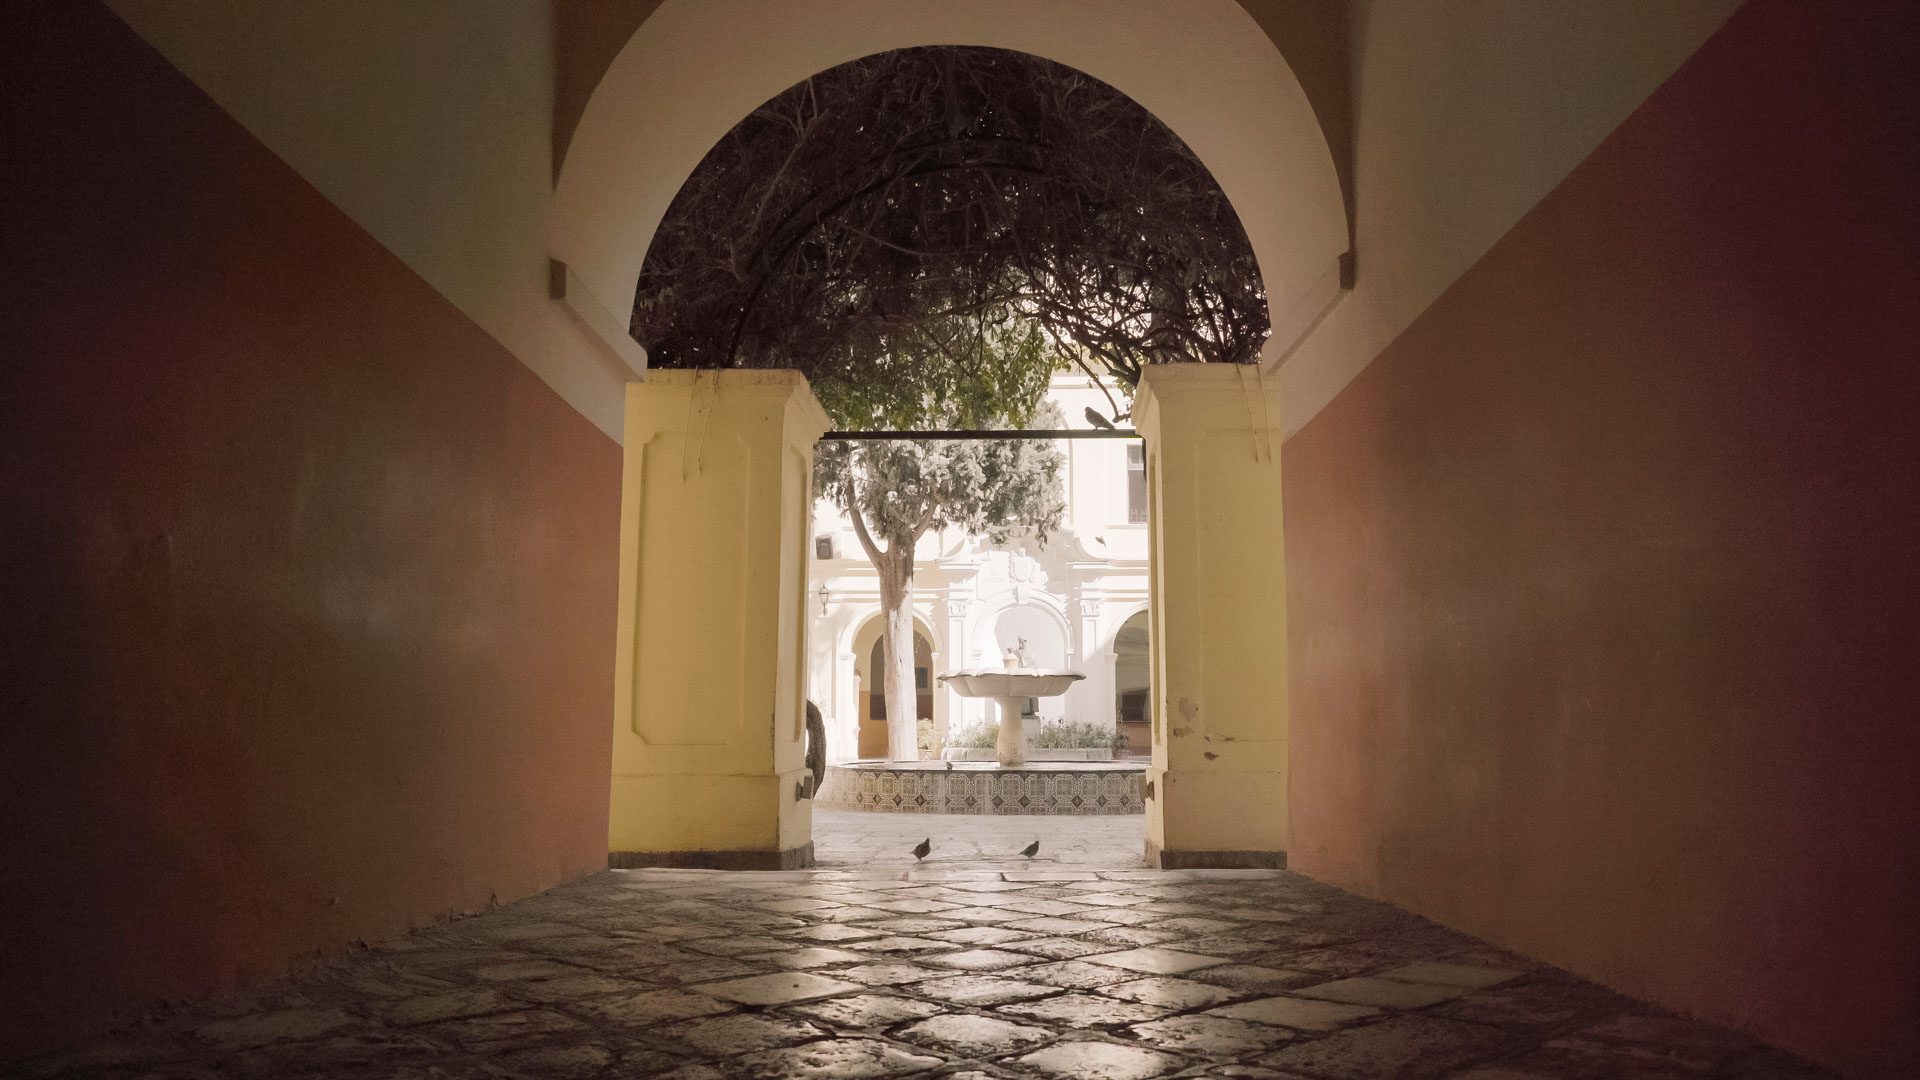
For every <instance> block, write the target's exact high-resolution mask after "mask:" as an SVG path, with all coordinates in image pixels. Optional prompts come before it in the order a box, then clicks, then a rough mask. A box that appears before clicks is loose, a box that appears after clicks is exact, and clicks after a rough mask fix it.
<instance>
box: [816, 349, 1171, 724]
mask: <svg viewBox="0 0 1920 1080" xmlns="http://www.w3.org/2000/svg"><path fill="white" fill-rule="evenodd" d="M1048 397H1049V399H1050V400H1052V401H1053V402H1054V403H1055V404H1056V405H1058V406H1059V407H1060V411H1061V413H1062V414H1063V415H1064V416H1065V417H1066V422H1067V426H1069V427H1073V428H1087V427H1091V426H1092V425H1090V424H1089V423H1088V422H1087V420H1086V419H1085V415H1084V413H1085V410H1086V408H1087V407H1088V406H1092V407H1093V408H1094V409H1095V410H1096V411H1098V412H1101V413H1103V414H1109V413H1110V412H1111V406H1109V404H1108V401H1107V397H1106V395H1105V394H1103V393H1102V392H1101V391H1100V390H1099V388H1097V387H1095V386H1094V385H1093V384H1092V382H1091V380H1089V379H1087V378H1086V377H1085V376H1081V375H1073V376H1064V375H1063V376H1058V377H1056V378H1055V379H1054V382H1053V389H1052V390H1051V391H1050V392H1049V394H1048ZM1116 399H1117V395H1116ZM1122 426H1126V425H1125V424H1123V425H1122ZM1056 445H1057V446H1059V447H1060V449H1061V451H1062V452H1063V453H1064V454H1065V456H1066V459H1067V466H1066V470H1065V474H1064V477H1063V479H1064V482H1065V484H1066V488H1067V491H1066V496H1067V512H1066V518H1065V521H1064V522H1063V524H1062V527H1061V528H1060V529H1059V530H1058V531H1057V532H1055V533H1053V534H1052V535H1050V536H1049V537H1048V538H1047V543H1046V545H1045V546H1044V547H1041V546H1039V545H1036V544H1033V543H1031V542H1019V541H1015V542H1014V543H1011V544H1008V545H1005V546H1004V547H1000V546H996V545H992V544H989V543H987V542H986V541H985V540H984V539H980V540H976V539H972V538H969V537H967V536H966V535H965V534H963V533H960V532H958V531H956V530H950V531H947V532H945V533H940V534H935V533H929V534H927V535H926V536H924V537H922V538H921V540H920V544H919V546H918V548H917V549H916V550H915V562H914V565H915V572H914V583H913V584H914V596H913V600H914V602H913V610H914V634H915V645H916V649H915V656H914V669H915V676H916V681H917V682H918V684H919V688H920V699H919V700H920V710H919V711H920V716H921V717H923V718H926V717H930V718H931V719H932V720H933V723H934V730H935V732H936V733H937V734H938V736H939V737H940V738H941V739H942V740H943V741H944V739H945V737H946V734H947V733H948V732H950V731H952V732H958V731H963V730H965V729H967V728H970V727H973V726H977V725H980V724H982V723H984V722H987V721H989V720H992V719H997V715H996V710H997V706H995V705H994V703H993V702H991V701H985V700H978V699H968V698H963V697H961V696H960V695H958V694H957V693H954V692H953V691H951V690H949V689H947V688H946V687H945V685H944V684H942V683H940V682H939V680H938V678H937V677H938V676H939V675H940V674H941V673H942V672H946V671H951V670H954V669H957V668H965V667H982V666H990V667H998V666H999V665H1000V662H1001V655H1002V654H1003V653H1004V652H1005V650H1006V649H1008V648H1010V647H1013V646H1014V645H1015V644H1016V643H1017V641H1018V640H1019V639H1020V638H1025V639H1026V643H1027V649H1028V654H1029V656H1030V657H1031V660H1032V665H1033V666H1034V667H1045V668H1060V669H1065V670H1068V671H1077V672H1080V673H1082V674H1084V675H1085V676H1086V679H1084V680H1083V681H1081V682H1079V683H1076V684H1074V686H1073V688H1072V689H1071V690H1069V691H1068V692H1067V693H1066V694H1065V695H1064V696H1063V697H1056V698H1045V699H1041V700H1039V701H1038V702H1037V711H1038V715H1039V717H1040V718H1041V719H1042V720H1059V719H1066V720H1071V721H1081V722H1087V723H1091V724H1094V725H1097V726H1099V727H1102V728H1108V729H1111V728H1112V727H1113V726H1114V725H1115V724H1116V723H1117V722H1118V723H1121V724H1122V726H1121V728H1120V730H1121V731H1122V733H1124V734H1126V735H1127V736H1128V751H1127V752H1130V753H1143V752H1144V751H1145V750H1146V748H1147V745H1148V744H1147V725H1146V722H1145V721H1146V700H1147V692H1146V691H1147V655H1146V654H1147V638H1146V609H1147V531H1146V530H1147V525H1146V521H1147V505H1146V497H1147V496H1146V476H1145V473H1144V469H1143V465H1142V461H1141V444H1140V441H1139V440H1137V439H1062V440H1059V441H1058V442H1057V443H1056ZM813 534H814V541H813V543H814V546H813V556H814V557H813V559H812V561H811V573H810V575H809V582H808V585H809V592H810V594H811V597H812V603H811V609H812V610H811V614H812V615H813V617H814V618H813V624H812V627H811V629H810V632H809V635H808V643H809V644H808V648H809V650H810V652H811V656H810V658H809V668H808V696H809V697H811V698H812V700H813V701H814V702H815V703H816V704H818V705H819V706H820V709H821V711H822V712H823V713H824V714H825V715H826V721H827V753H828V757H829V759H830V760H832V761H835V762H843V761H850V760H854V759H856V758H876V757H884V756H885V755H886V739H887V735H886V720H885V701H884V699H883V696H882V692H881V685H880V681H879V679H878V678H876V677H875V676H876V674H877V672H878V671H879V670H880V669H879V665H878V660H879V650H880V648H881V644H880V637H881V630H882V627H883V620H882V618H881V613H880V583H879V577H878V575H877V574H876V573H875V571H874V569H873V566H872V564H870V563H869V562H868V561H867V559H866V555H865V553H864V552H863V551H862V550H861V547H860V541H859V540H858V539H857V538H856V537H855V536H854V533H853V526H852V524H851V522H849V521H848V520H847V517H846V515H845V514H843V513H841V512H840V510H839V508H838V507H836V506H834V505H832V504H831V503H827V502H824V501H823V502H821V503H819V504H817V505H816V507H815V511H814V530H813Z"/></svg>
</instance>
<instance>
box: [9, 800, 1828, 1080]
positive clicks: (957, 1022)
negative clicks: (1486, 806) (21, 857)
mask: <svg viewBox="0 0 1920 1080" xmlns="http://www.w3.org/2000/svg"><path fill="white" fill-rule="evenodd" d="M848 816H850V817H851V816H854V815H848ZM858 817H861V818H867V817H869V815H858ZM872 817H886V818H890V817H892V816H891V815H872ZM1114 820H1115V819H1111V818H1076V819H1070V823H1071V824H1072V825H1078V826H1084V827H1087V828H1090V829H1091V830H1092V831H1091V832H1087V831H1084V830H1083V832H1082V833H1079V834H1076V833H1075V832H1074V830H1073V829H1072V828H1070V827H1068V826H1067V825H1062V824H1061V822H1060V821H1059V820H1058V819H1033V818H1026V819H1022V820H1020V821H1019V822H1017V823H1016V824H1017V827H1012V828H1011V829H1010V831H1005V832H1003V831H1000V830H997V829H995V828H990V827H988V826H986V825H982V824H980V822H979V820H978V819H972V820H968V821H962V822H960V823H958V824H954V823H950V822H940V823H939V824H947V825H950V826H951V828H950V830H949V832H947V833H945V834H939V833H936V834H935V835H934V837H933V839H934V856H932V857H930V858H929V859H928V860H927V861H926V862H925V863H920V864H915V863H914V861H913V859H912V858H911V856H910V855H906V854H905V849H906V847H909V846H911V845H912V844H913V843H917V842H918V841H919V840H920V839H921V838H922V837H923V836H925V835H927V833H928V832H929V830H931V829H932V828H933V827H934V826H935V824H936V822H934V821H931V820H928V819H924V818H916V819H911V820H910V821H908V822H907V823H906V824H907V825H908V826H910V828H908V830H907V832H904V833H900V834H899V835H894V834H893V833H890V832H888V831H887V830H888V829H889V828H891V827H892V824H893V823H892V822H889V823H887V824H885V825H875V824H873V823H872V822H870V821H855V822H836V821H834V820H833V819H831V818H828V819H826V820H824V821H823V822H822V823H821V824H822V825H823V826H825V827H824V828H823V829H822V831H821V836H822V839H823V840H824V841H825V842H824V843H823V845H822V850H823V852H825V853H826V854H827V855H828V857H829V858H830V859H832V860H833V861H840V862H846V861H849V860H851V859H853V858H854V857H856V856H858V855H859V853H860V852H861V851H871V853H872V861H871V864H869V865H860V866H848V867H842V868H830V869H822V870H816V871H791V872H784V873H733V874H728V873H721V872H712V871H697V870H632V871H608V872H605V873H601V874H596V875H594V876H592V877H590V878H587V879H586V880H583V881H579V882H575V883H573V884H569V885H565V886H562V887H560V888H557V889H553V890H551V891H549V892H547V893H544V894H542V895H540V896H536V897H531V898H529V899H526V900H522V901H519V902H517V903H512V904H507V905H505V906H502V907H499V908H497V909H494V910H491V911H488V912H486V913H484V914H481V915H478V916H474V917H470V918H462V919H457V920H454V921H451V922H448V923H443V924H441V925H438V926H434V927H430V928H427V929H423V930H420V931H418V932H416V933H413V934H411V935H408V936H406V937H404V938H401V939H399V940H395V941H389V942H385V943H382V944H380V945H377V946H374V947H371V948H362V949H356V950H353V951H351V952H349V953H347V954H345V955H342V956H339V957H336V958H334V959H332V960H330V961H328V962H325V963H322V964H319V965H317V966H314V967H312V968H309V969H307V970H305V971H303V972H302V973H300V974H299V975H297V976H295V977H293V978H290V979H284V980H278V981H274V982H271V983H267V984H264V985H261V986H258V987H255V988H253V989H252V990H249V991H247V992H245V993H242V994H237V995H232V996H228V997H224V998H220V999H217V1000H214V1001H210V1002H204V1003H199V1004H194V1005H186V1006H179V1007H176V1008H172V1009H166V1010H161V1011H159V1012H156V1013H155V1014H154V1015H152V1016H150V1017H149V1018H147V1019H146V1020H145V1021H143V1022H141V1023H139V1024H136V1025H133V1026H130V1027H127V1028H125V1029H123V1030H121V1031H119V1032H117V1033H114V1034H112V1035H110V1036H108V1037H105V1038H102V1039H99V1040H97V1041H95V1042H92V1043H90V1044H87V1045H84V1046H81V1047H78V1048H76V1049H74V1050H72V1051H70V1052H67V1053H64V1054H59V1055H54V1056H50V1057H46V1058H41V1059H38V1060H35V1061H30V1062H25V1063H16V1064H15V1066H14V1067H13V1068H12V1069H11V1070H8V1069H4V1068H0V1072H8V1073H9V1074H12V1073H16V1072H17V1073H20V1074H22V1075H25V1076H29V1077H56V1076H58V1077H69V1076H101V1077H127V1078H133V1077H156V1078H158V1077H180V1078H195V1080H208V1078H215V1077H281V1076H286V1077H328V1078H341V1080H358V1078H376V1077H377V1078H387V1077H392V1078H426V1077H442V1078H470V1077H471V1078H479V1077H488V1078H498V1077H568V1078H587V1077H608V1078H611V1077H646V1076H663V1077H671V1078H673V1080H773V1078H785V1077H797V1078H811V1077H819V1078H827V1077H833V1078H845V1080H861V1078H867V1077H890V1076H925V1077H928V1078H930V1080H931V1078H952V1080H977V1078H983V1077H1028V1078H1038V1080H1048V1078H1086V1080H1133V1078H1146V1077H1161V1076H1175V1077H1220V1078H1228V1077H1233V1078H1241V1080H1257V1078H1273V1080H1286V1078H1293V1080H1302V1078H1309V1080H1369V1078H1377V1077H1448V1078H1456V1080H1527V1078H1582V1080H1584V1078H1595V1080H1597V1078H1603V1077H1605V1078H1614V1077H1619V1078H1643V1080H1644V1078H1687V1080H1699V1078H1711V1077H1717V1078H1726V1080H1734V1078H1750V1080H1759V1078H1796V1080H1797V1078H1808V1080H1811V1078H1814V1077H1825V1076H1828V1075H1829V1074H1827V1073H1824V1072H1822V1071H1820V1070H1818V1069H1815V1068H1813V1067H1812V1066H1809V1065H1807V1064H1805V1063H1803V1062H1799V1061H1797V1060H1795V1059H1793V1058H1791V1057H1789V1056H1787V1055H1784V1054H1781V1053H1779V1052H1777V1051H1772V1050H1768V1049H1765V1048H1762V1047H1759V1046H1756V1045H1754V1044H1753V1043H1752V1042H1750V1041H1749V1040H1747V1039H1745V1038H1743V1037H1742V1036H1740V1035H1738V1034H1735V1033H1733V1032H1729V1031H1726V1030H1723V1029H1719V1028H1714V1027H1710V1026H1707V1025H1704V1024H1698V1023H1693V1022H1690V1021H1686V1020H1682V1019H1678V1018H1676V1017H1674V1016H1672V1015H1669V1014H1667V1013H1664V1012H1661V1011H1660V1010H1658V1009H1655V1008H1652V1007H1650V1006H1647V1005H1644V1004H1641V1003H1638V1002H1635V1001H1632V1000H1630V999H1627V998H1623V997H1620V996H1618V995H1615V994H1612V993H1610V992H1608V991H1606V990H1603V989H1600V988H1598V987H1596V986H1593V985H1592V984H1590V983H1587V982H1584V981H1582V980H1580V979H1577V978H1575V977H1573V976H1571V975H1569V974H1567V973H1565V972H1562V971H1558V970H1556V969H1554V968H1551V967H1547V966H1545V965H1543V964H1539V963H1535V962H1532V961H1529V960H1526V959H1524V958H1522V957H1519V956H1515V955H1512V954H1510V953H1506V952H1502V951H1501V950H1499V949H1496V948H1493V947H1491V946H1489V945H1487V944H1485V943H1483V942H1480V941H1477V940H1475V939H1473V938H1470V937H1467V936H1465V935H1463V934H1459V933H1455V932H1453V931H1450V930H1447V929H1444V928H1442V927H1439V926H1436V925H1434V924H1433V923H1430V922H1427V921H1426V920H1424V919H1421V918H1418V917H1415V916H1413V915H1409V914H1407V913H1405V912H1403V911H1400V910H1398V909H1395V908H1393V907H1390V906H1388V905H1385V904H1379V903H1374V902H1372V901H1368V900H1363V899H1361V898H1359V897H1356V896H1354V895H1352V894H1349V893H1345V892H1342V891H1340V890H1339V889H1335V888H1332V887H1330V886H1327V885H1323V884H1320V883H1318V882H1315V881H1313V880H1311V879H1308V878H1305V877H1302V876H1300V875H1297V874H1290V873H1285V872H1280V871H1185V872H1159V871H1150V870H1145V869H1139V868H1128V867H1127V866H1126V865H1125V864H1126V863H1127V862H1128V861H1132V862H1134V863H1137V862H1138V858H1139V856H1138V851H1139V849H1138V843H1137V836H1138V833H1137V830H1138V827H1139V826H1138V819H1133V823H1134V829H1135V830H1136V831H1135V834H1134V840H1133V846H1132V847H1131V848H1126V847H1125V841H1126V839H1127V838H1126V836H1125V835H1124V834H1123V833H1122V832H1120V831H1118V830H1115V831H1113V833H1112V835H1109V834H1108V833H1105V832H1101V831H1099V830H1100V828H1101V827H1103V826H1108V825H1109V824H1110V823H1111V822H1112V821H1114ZM1122 820H1123V821H1124V820H1125V819H1122ZM1043 823H1044V825H1043ZM1001 824H1002V825H1005V824H1007V823H1005V822H1002V823H1001ZM1048 826H1050V827H1052V830H1053V831H1051V832H1044V833H1036V832H1035V830H1036V829H1041V828H1043V827H1048ZM847 829H852V830H854V831H855V832H859V833H861V834H862V835H861V836H859V837H848V836H845V835H840V834H841V833H843V832H845V831H846V830H847ZM869 830H878V838H877V839H876V838H875V837H874V835H873V834H872V833H871V832H870V831H869ZM1035 835H1038V836H1039V837H1040V839H1041V840H1042V855H1041V857H1040V858H1037V859H1035V860H1033V861H1031V862H1029V861H1028V860H1026V859H1023V858H1019V857H1017V856H1013V857H1012V858H1008V857H1007V856H1006V854H1005V853H1004V852H1013V851H1017V850H1018V849H1019V848H1020V847H1022V846H1024V845H1025V844H1026V843H1027V842H1028V841H1029V840H1030V839H1032V838H1033V837H1034V836H1035ZM943 836H944V841H943ZM968 836H972V840H971V841H969V840H968ZM969 842H971V843H973V844H974V845H976V849H977V851H969V850H968V849H966V848H965V847H964V845H965V844H967V843H969ZM1054 845H1057V848H1056V847H1055V846H1054ZM1003 849H1004V852H1003ZM963 852H964V853H965V857H962V855H963ZM1101 852H1107V853H1108V854H1109V855H1112V856H1113V857H1112V858H1107V857H1105V856H1102V855H1101V854H1100V853H1101ZM1116 853H1117V854H1116ZM1103 859H1104V860H1105V861H1104V862H1103V861H1102V860H1103Z"/></svg>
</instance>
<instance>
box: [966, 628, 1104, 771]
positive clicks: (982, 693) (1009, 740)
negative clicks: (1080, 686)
mask: <svg viewBox="0 0 1920 1080" xmlns="http://www.w3.org/2000/svg"><path fill="white" fill-rule="evenodd" d="M1025 644H1026V643H1025V641H1024V640H1023V641H1022V642H1021V646H1022V647H1023V648H1024V647H1025ZM1007 655H1008V657H1009V658H1011V657H1012V655H1013V653H1012V651H1011V650H1010V651H1009V652H1008V654H1007ZM1010 662H1011V661H1010ZM1084 678H1086V676H1085V675H1082V674H1080V673H1078V672H1074V671H1050V670H1048V669H1046V668H1023V667H1005V668H962V669H961V670H959V671H949V672H947V673H946V674H945V675H942V676H940V681H941V682H943V683H947V684H948V685H950V686H952V687H953V688H954V689H955V690H957V691H959V693H960V696H961V697H970V698H992V699H994V700H995V701H998V702H999V703H1000V740H999V745H998V746H996V747H995V748H994V757H995V759H996V760H998V761H999V763H1000V766H1001V768H1006V769H1011V768H1014V767H1016V766H1019V765H1021V764H1024V763H1025V762H1026V760H1027V725H1026V721H1025V720H1023V719H1022V718H1021V716H1020V713H1021V711H1022V709H1023V707H1024V705H1025V703H1026V700H1027V699H1028V698H1038V697H1054V696H1056V695H1059V694H1064V693H1066V692H1067V688H1068V687H1070V686H1072V685H1073V684H1074V683H1076V682H1079V681H1080V680H1081V679H1084Z"/></svg>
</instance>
